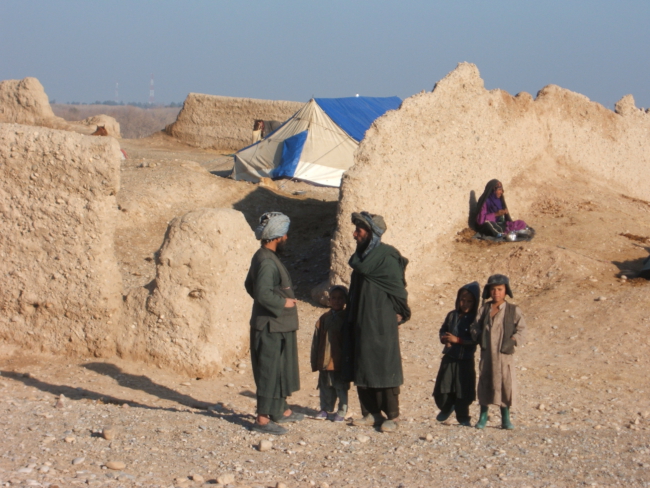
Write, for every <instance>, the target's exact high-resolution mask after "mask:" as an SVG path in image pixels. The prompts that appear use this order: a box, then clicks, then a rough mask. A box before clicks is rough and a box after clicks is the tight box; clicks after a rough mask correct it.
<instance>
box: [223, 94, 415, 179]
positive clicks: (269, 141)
mask: <svg viewBox="0 0 650 488" xmlns="http://www.w3.org/2000/svg"><path fill="white" fill-rule="evenodd" d="M401 103H402V101H401V100H400V99H399V98H398V97H381V98H376V97H349V98H312V99H311V100H310V101H309V102H308V103H307V104H305V106H304V107H303V108H301V109H300V110H299V111H298V112H296V113H295V115H294V116H293V117H291V118H290V119H289V120H287V121H286V122H285V123H284V124H282V126H281V127H280V128H279V129H277V130H276V131H275V132H273V133H271V134H269V135H268V136H267V137H266V138H265V139H263V140H261V141H259V142H256V143H255V144H253V145H251V146H248V147H245V148H244V149H242V150H240V151H239V152H237V153H236V154H235V166H234V169H233V174H232V176H233V178H234V179H236V180H245V181H252V182H258V181H259V180H260V178H263V177H265V178H274V179H277V178H296V179H299V180H303V181H309V182H312V183H316V184H319V185H324V186H337V187H338V186H341V178H342V177H343V173H344V172H345V171H346V170H347V169H349V168H350V167H351V166H352V164H353V163H354V151H355V150H356V149H357V147H358V146H359V142H360V141H361V139H363V136H364V134H365V133H366V131H367V130H368V128H370V125H371V124H372V123H373V122H374V120H375V119H377V118H378V117H381V116H382V115H384V114H385V113H386V112H387V111H388V110H393V109H397V108H399V106H400V104H401Z"/></svg>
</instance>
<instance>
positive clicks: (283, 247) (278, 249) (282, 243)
mask: <svg viewBox="0 0 650 488" xmlns="http://www.w3.org/2000/svg"><path fill="white" fill-rule="evenodd" d="M286 248H287V241H280V242H278V245H277V246H276V248H275V253H276V254H282V253H283V252H284V251H285V250H286Z"/></svg>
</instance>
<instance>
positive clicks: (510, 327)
mask: <svg viewBox="0 0 650 488" xmlns="http://www.w3.org/2000/svg"><path fill="white" fill-rule="evenodd" d="M516 312H517V306H516V305H513V304H512V303H508V302H506V310H505V317H503V342H502V343H501V350H500V351H501V354H514V353H515V341H514V339H513V338H512V336H513V335H515V332H516V329H515V313H516ZM489 313H490V307H486V309H485V310H484V311H483V316H482V317H481V330H482V331H485V321H486V320H487V319H488V314H489ZM487 341H488V337H487V334H483V332H481V349H487V347H488V343H487Z"/></svg>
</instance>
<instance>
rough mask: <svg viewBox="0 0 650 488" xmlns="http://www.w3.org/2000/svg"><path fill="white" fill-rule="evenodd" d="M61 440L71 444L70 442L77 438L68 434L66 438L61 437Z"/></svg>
mask: <svg viewBox="0 0 650 488" xmlns="http://www.w3.org/2000/svg"><path fill="white" fill-rule="evenodd" d="M63 440H64V441H66V442H67V443H68V444H72V443H73V442H75V441H76V440H77V439H75V438H74V437H73V436H71V435H69V436H68V437H66V438H65V439H63Z"/></svg>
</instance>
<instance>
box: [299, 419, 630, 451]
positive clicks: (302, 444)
mask: <svg viewBox="0 0 650 488" xmlns="http://www.w3.org/2000/svg"><path fill="white" fill-rule="evenodd" d="M637 423H638V422H637ZM298 445H299V446H306V445H307V443H306V442H305V441H298Z"/></svg>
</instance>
